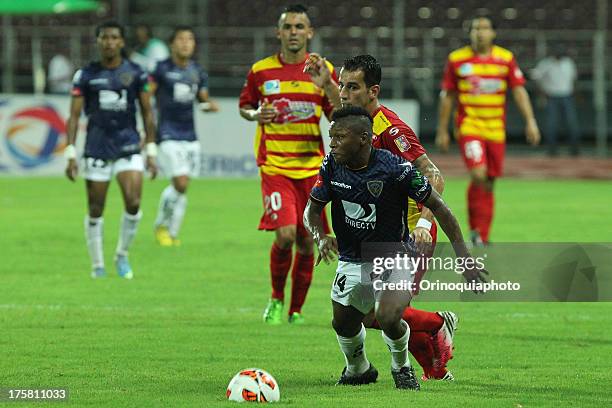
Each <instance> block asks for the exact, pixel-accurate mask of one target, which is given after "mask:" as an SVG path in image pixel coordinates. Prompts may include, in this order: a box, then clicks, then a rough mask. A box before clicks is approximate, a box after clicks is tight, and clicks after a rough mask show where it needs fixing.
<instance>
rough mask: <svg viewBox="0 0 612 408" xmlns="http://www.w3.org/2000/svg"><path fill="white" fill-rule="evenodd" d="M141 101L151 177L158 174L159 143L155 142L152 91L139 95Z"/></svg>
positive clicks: (148, 167)
mask: <svg viewBox="0 0 612 408" xmlns="http://www.w3.org/2000/svg"><path fill="white" fill-rule="evenodd" d="M138 102H139V103H140V112H141V113H142V121H143V123H144V128H145V149H146V154H147V170H149V174H150V175H151V179H154V178H155V176H157V164H156V163H155V158H156V157H157V145H156V144H155V133H156V129H155V121H154V120H153V109H152V108H151V93H150V92H148V91H142V92H140V94H139V95H138Z"/></svg>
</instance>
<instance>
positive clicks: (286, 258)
mask: <svg viewBox="0 0 612 408" xmlns="http://www.w3.org/2000/svg"><path fill="white" fill-rule="evenodd" d="M291 255H292V253H291V248H289V249H281V248H279V247H278V246H276V243H273V244H272V250H271V251H270V273H271V277H272V298H274V299H279V300H284V299H285V283H286V282H287V275H288V274H289V268H290V267H291Z"/></svg>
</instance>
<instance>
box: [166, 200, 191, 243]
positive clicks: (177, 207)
mask: <svg viewBox="0 0 612 408" xmlns="http://www.w3.org/2000/svg"><path fill="white" fill-rule="evenodd" d="M186 209H187V196H186V195H185V194H179V195H178V197H177V199H176V201H175V202H174V210H173V211H172V216H171V217H170V224H169V225H168V232H169V233H170V236H171V237H172V238H176V237H177V236H178V233H179V230H180V229H181V224H182V223H183V218H185V210H186Z"/></svg>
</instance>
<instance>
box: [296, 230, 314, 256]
mask: <svg viewBox="0 0 612 408" xmlns="http://www.w3.org/2000/svg"><path fill="white" fill-rule="evenodd" d="M296 244H297V251H298V252H299V253H300V254H302V255H312V254H313V253H314V240H313V239H312V236H311V235H310V234H307V235H300V237H299V239H297V240H296Z"/></svg>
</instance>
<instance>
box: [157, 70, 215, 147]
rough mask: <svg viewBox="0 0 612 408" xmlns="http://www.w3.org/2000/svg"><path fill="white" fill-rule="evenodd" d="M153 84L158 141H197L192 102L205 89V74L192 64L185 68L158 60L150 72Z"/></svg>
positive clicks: (206, 86) (206, 81)
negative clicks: (154, 86) (155, 84)
mask: <svg viewBox="0 0 612 408" xmlns="http://www.w3.org/2000/svg"><path fill="white" fill-rule="evenodd" d="M153 80H154V81H155V82H156V83H157V91H156V93H155V97H156V99H157V112H158V122H157V129H158V130H157V132H158V138H157V139H158V142H159V141H164V140H188V141H193V140H196V139H197V136H196V133H195V128H194V122H193V103H194V101H195V100H196V99H197V96H198V92H200V91H201V90H206V89H207V88H208V75H207V74H206V72H204V70H203V69H202V68H201V67H200V66H199V65H198V64H197V63H196V62H194V61H190V62H189V64H188V65H187V66H186V67H180V66H178V65H176V64H175V63H174V62H172V58H168V59H167V60H164V61H160V62H159V63H158V64H157V66H156V67H155V71H154V72H153Z"/></svg>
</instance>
